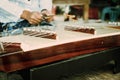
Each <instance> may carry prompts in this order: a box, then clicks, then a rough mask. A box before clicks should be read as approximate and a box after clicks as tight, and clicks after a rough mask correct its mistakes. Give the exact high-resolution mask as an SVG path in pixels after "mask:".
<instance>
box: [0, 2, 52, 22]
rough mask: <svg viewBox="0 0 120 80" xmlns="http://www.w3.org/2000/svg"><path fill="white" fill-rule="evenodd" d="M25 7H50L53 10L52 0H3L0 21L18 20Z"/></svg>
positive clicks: (0, 5) (34, 9)
mask: <svg viewBox="0 0 120 80" xmlns="http://www.w3.org/2000/svg"><path fill="white" fill-rule="evenodd" d="M25 9H26V10H30V11H41V9H48V10H49V11H51V10H52V0H30V1H29V0H16V1H15V0H14V1H12V0H2V2H0V21H1V22H9V21H17V20H18V19H19V18H20V15H21V14H22V12H23V10H25ZM4 10H5V11H4ZM1 17H2V18H1ZM7 18H8V19H7Z"/></svg>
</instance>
